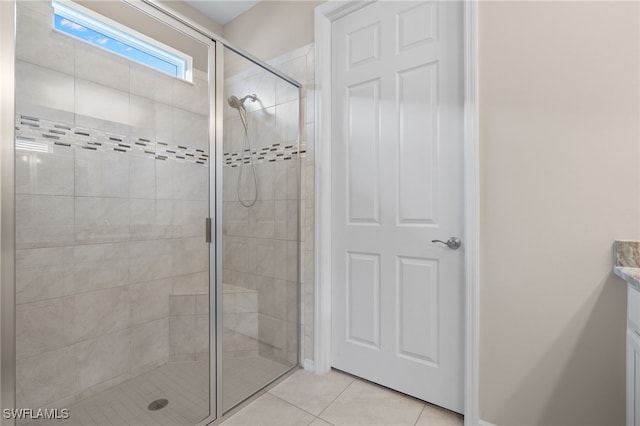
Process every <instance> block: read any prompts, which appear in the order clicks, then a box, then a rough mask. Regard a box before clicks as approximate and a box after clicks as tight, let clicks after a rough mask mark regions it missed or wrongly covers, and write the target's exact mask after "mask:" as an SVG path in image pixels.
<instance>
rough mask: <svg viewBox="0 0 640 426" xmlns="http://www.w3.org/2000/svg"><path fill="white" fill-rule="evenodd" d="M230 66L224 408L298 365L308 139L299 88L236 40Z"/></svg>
mask: <svg viewBox="0 0 640 426" xmlns="http://www.w3.org/2000/svg"><path fill="white" fill-rule="evenodd" d="M224 65H225V67H224V68H225V80H224V94H223V95H224V108H223V118H224V127H223V128H224V135H223V140H224V146H223V158H222V159H220V160H219V162H220V163H222V181H223V190H222V203H223V212H222V213H223V215H222V222H223V237H222V238H223V240H222V250H223V251H222V266H223V272H222V280H223V289H222V300H223V318H222V319H223V321H222V324H223V339H222V373H221V374H222V396H223V401H222V407H223V410H224V411H225V412H226V411H228V410H229V409H231V408H233V407H234V406H235V405H237V404H238V403H240V402H242V401H243V400H245V399H246V398H248V397H249V396H251V395H252V394H254V393H255V392H257V391H259V390H260V389H261V388H262V387H264V386H266V385H267V384H269V383H270V382H272V381H273V380H275V379H277V378H278V377H280V376H281V375H283V374H285V373H286V372H287V371H289V370H291V369H292V368H293V367H294V366H296V365H297V364H298V345H299V326H298V324H299V314H298V306H299V305H298V293H299V290H298V288H299V286H298V283H299V277H298V247H299V240H300V239H299V224H298V222H299V213H298V212H299V203H300V195H299V181H300V179H299V159H300V147H299V135H298V133H299V124H298V118H299V89H298V87H297V86H295V85H293V84H291V83H290V82H288V81H286V80H284V79H282V78H281V77H279V76H277V75H276V74H274V73H272V72H271V71H269V70H267V69H265V68H263V67H261V66H259V65H256V64H255V63H253V62H251V61H249V60H247V59H246V58H244V57H242V56H241V55H239V54H237V53H236V52H234V51H233V50H230V49H228V48H225V49H224ZM219 294H220V293H219Z"/></svg>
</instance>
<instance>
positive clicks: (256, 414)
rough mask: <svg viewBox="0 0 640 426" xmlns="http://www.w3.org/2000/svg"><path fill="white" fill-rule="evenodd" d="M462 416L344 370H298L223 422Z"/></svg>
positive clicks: (272, 424)
mask: <svg viewBox="0 0 640 426" xmlns="http://www.w3.org/2000/svg"><path fill="white" fill-rule="evenodd" d="M462 424H463V417H462V416H461V415H459V414H456V413H452V412H450V411H448V410H445V409H443V408H440V407H436V406H434V405H431V404H425V403H424V402H422V401H419V400H417V399H414V398H411V397H408V396H406V395H403V394H401V393H398V392H394V391H392V390H389V389H386V388H383V387H381V386H376V385H373V384H371V383H369V382H366V381H363V380H360V379H357V378H354V377H352V376H350V375H348V374H344V373H341V372H338V371H335V370H334V371H331V372H330V373H329V374H327V375H324V376H316V375H314V374H311V373H308V372H306V371H304V370H299V371H297V372H296V373H294V374H293V375H291V376H290V377H288V378H287V379H286V380H284V381H283V382H282V383H280V384H278V385H277V386H275V387H274V388H272V389H271V390H270V391H269V392H267V393H265V394H264V395H262V396H261V397H260V398H258V399H256V400H255V401H253V402H252V403H251V404H249V405H247V406H246V407H245V408H243V409H242V410H240V411H238V412H237V413H236V414H234V415H233V416H231V417H230V418H229V419H228V420H226V421H224V422H223V423H222V425H223V426H302V425H305V426H306V425H311V426H327V425H329V426H331V425H333V426H359V425H362V426H376V425H379V426H405V425H406V426H461V425H462Z"/></svg>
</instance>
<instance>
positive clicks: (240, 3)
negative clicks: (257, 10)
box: [185, 0, 260, 25]
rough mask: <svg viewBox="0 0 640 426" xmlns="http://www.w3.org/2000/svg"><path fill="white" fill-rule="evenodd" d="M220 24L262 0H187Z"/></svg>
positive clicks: (186, 0)
mask: <svg viewBox="0 0 640 426" xmlns="http://www.w3.org/2000/svg"><path fill="white" fill-rule="evenodd" d="M185 2H186V3H188V4H189V5H190V6H192V7H194V8H196V9H198V10H199V11H200V12H202V13H204V14H205V15H207V16H209V17H210V18H211V19H213V20H214V21H216V22H218V23H219V24H222V25H224V24H226V23H227V22H229V21H231V20H232V19H234V18H235V17H237V16H238V15H240V14H242V13H243V12H245V11H246V10H248V9H251V8H252V7H253V6H255V5H256V4H258V3H259V2H260V0H185Z"/></svg>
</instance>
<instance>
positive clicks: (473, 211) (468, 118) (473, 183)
mask: <svg viewBox="0 0 640 426" xmlns="http://www.w3.org/2000/svg"><path fill="white" fill-rule="evenodd" d="M372 1H374V0H365V1H347V2H343V1H328V2H326V3H324V4H322V5H320V6H318V7H317V8H316V9H315V64H316V68H315V87H316V98H315V123H316V128H315V141H316V144H315V146H316V161H315V176H316V180H315V188H314V189H315V202H314V206H315V207H314V214H315V218H316V222H315V229H314V231H315V236H316V237H315V244H314V251H315V258H314V261H315V265H316V268H315V273H314V279H315V306H314V308H315V309H314V348H315V350H314V360H313V361H309V360H305V368H307V369H308V370H311V371H314V372H315V373H316V374H325V373H327V372H328V371H329V370H330V369H331V255H332V251H331V249H332V231H331V229H332V218H331V210H332V205H331V200H332V189H331V126H332V124H331V100H332V99H331V93H332V92H331V89H332V88H331V71H332V63H331V57H332V52H331V35H332V22H333V21H335V20H336V19H339V18H342V17H344V16H346V15H349V14H351V13H353V12H355V11H357V10H359V9H361V8H362V7H364V6H366V5H368V4H370V3H371V2H372ZM477 1H478V0H466V1H464V4H463V32H464V34H463V44H464V46H463V58H464V142H463V153H464V181H463V182H464V189H463V191H464V227H465V228H464V234H463V241H464V247H465V251H464V264H465V271H464V277H465V278H464V279H465V301H464V303H465V306H464V312H465V319H464V324H465V339H464V340H465V349H464V351H465V354H464V358H465V362H464V364H465V373H464V377H465V385H464V401H465V404H464V405H465V410H464V411H465V413H464V414H465V420H464V421H465V425H478V424H479V423H480V417H479V385H478V382H479V362H478V361H479V331H480V322H479V303H480V300H479V285H480V274H479V218H480V205H479V193H480V191H479V180H480V173H479V171H480V170H479V165H480V158H479V143H478V89H477V87H478V86H477V84H478V69H477V52H478V43H477V40H478V36H477V35H478V5H477Z"/></svg>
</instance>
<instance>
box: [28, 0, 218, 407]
mask: <svg viewBox="0 0 640 426" xmlns="http://www.w3.org/2000/svg"><path fill="white" fill-rule="evenodd" d="M17 12H18V18H17V31H18V32H17V63H16V69H17V71H16V80H17V81H16V99H17V113H18V114H19V117H18V118H17V123H19V124H18V125H17V135H18V136H19V137H18V138H17V141H16V143H17V149H16V210H17V211H16V217H17V229H16V239H17V251H16V303H17V307H16V328H17V330H16V333H17V335H16V351H17V366H16V373H17V406H18V407H33V408H35V407H41V406H47V407H52V406H55V405H64V404H68V403H70V402H71V401H73V400H75V399H80V398H83V397H85V396H88V395H90V394H93V393H95V392H98V391H100V390H102V389H104V388H107V387H109V386H112V385H114V384H116V383H118V382H121V381H123V380H126V379H128V378H130V377H133V376H135V375H138V374H140V373H142V372H145V371H148V370H149V369H152V368H154V367H157V366H159V365H162V364H164V363H167V362H169V361H172V360H175V361H194V360H196V359H197V358H199V357H203V356H206V355H207V344H206V342H205V340H206V339H207V335H208V334H207V333H208V331H204V332H203V330H207V321H203V318H205V317H206V311H205V310H204V309H205V308H204V307H203V306H201V303H200V302H201V300H202V298H203V297H205V298H206V296H203V295H206V294H207V293H208V272H207V270H208V261H207V259H208V245H207V244H206V243H205V241H204V238H203V233H204V218H205V217H206V216H207V212H208V201H207V200H208V167H207V166H208V156H207V150H208V147H207V123H208V118H207V113H208V106H207V105H208V95H207V80H206V75H205V74H204V73H202V72H198V71H197V70H196V77H197V78H196V80H195V82H194V84H187V83H184V82H181V81H179V80H177V79H173V78H170V77H166V76H163V75H160V74H158V73H156V72H154V71H151V70H148V69H147V68H145V67H142V66H138V65H136V64H133V63H131V62H129V61H126V60H124V59H121V58H119V57H116V56H114V55H111V54H109V53H105V52H102V51H100V50H98V49H96V48H95V47H93V46H89V45H86V44H85V43H82V42H76V41H74V40H73V39H71V38H69V37H67V36H65V35H62V34H59V33H57V32H55V31H53V30H52V29H51V22H52V16H51V14H52V10H51V8H50V3H49V4H47V3H43V2H24V3H20V4H19V5H18V8H17ZM21 147H22V148H21ZM25 148H26V149H25ZM190 304H192V305H194V306H191V305H190ZM187 305H189V306H187ZM191 308H193V309H191ZM203 323H204V324H203ZM203 339H205V340H203Z"/></svg>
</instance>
